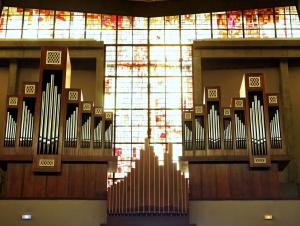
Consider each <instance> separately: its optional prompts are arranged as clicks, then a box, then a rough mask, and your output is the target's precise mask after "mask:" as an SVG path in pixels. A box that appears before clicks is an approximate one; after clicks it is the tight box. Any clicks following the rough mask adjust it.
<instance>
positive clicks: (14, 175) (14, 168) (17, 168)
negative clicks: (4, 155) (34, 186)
mask: <svg viewBox="0 0 300 226" xmlns="http://www.w3.org/2000/svg"><path fill="white" fill-rule="evenodd" d="M23 177H24V165H23V164H18V163H8V164H7V179H6V197H7V198H21V195H22V187H23Z"/></svg>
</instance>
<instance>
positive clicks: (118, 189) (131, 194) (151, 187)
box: [107, 139, 188, 216]
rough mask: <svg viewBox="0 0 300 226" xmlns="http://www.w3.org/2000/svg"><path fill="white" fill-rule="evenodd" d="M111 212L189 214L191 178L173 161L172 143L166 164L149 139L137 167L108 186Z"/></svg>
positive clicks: (121, 214) (124, 214)
mask: <svg viewBox="0 0 300 226" xmlns="http://www.w3.org/2000/svg"><path fill="white" fill-rule="evenodd" d="M107 211H108V215H109V216H114V215H118V216H128V215H139V216H140V215H153V214H157V215H172V216H176V215H178V216H182V215H187V214H188V179H187V178H185V177H184V175H183V173H182V172H181V171H180V170H177V165H176V164H175V163H173V162H172V145H171V144H169V145H168V148H167V152H166V153H165V154H164V164H163V165H159V162H158V157H157V156H155V153H154V151H153V148H152V147H150V146H149V142H148V140H147V139H146V143H145V150H141V155H140V159H139V160H137V161H136V162H135V167H134V168H132V169H131V172H129V173H128V175H127V176H126V177H125V178H124V179H123V180H121V181H118V182H117V183H115V184H114V185H113V186H111V187H110V188H108V210H107Z"/></svg>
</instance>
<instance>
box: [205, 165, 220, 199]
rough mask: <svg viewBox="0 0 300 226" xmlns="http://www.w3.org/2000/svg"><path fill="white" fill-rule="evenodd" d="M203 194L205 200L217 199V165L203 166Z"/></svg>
mask: <svg viewBox="0 0 300 226" xmlns="http://www.w3.org/2000/svg"><path fill="white" fill-rule="evenodd" d="M202 192H203V198H205V199H216V197H217V189H216V168H215V164H203V165H202Z"/></svg>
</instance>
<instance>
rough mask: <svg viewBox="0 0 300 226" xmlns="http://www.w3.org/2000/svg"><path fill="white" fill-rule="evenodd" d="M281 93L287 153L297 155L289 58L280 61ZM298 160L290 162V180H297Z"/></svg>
mask: <svg viewBox="0 0 300 226" xmlns="http://www.w3.org/2000/svg"><path fill="white" fill-rule="evenodd" d="M279 67H280V75H279V77H280V78H279V79H280V93H281V100H282V109H283V117H284V135H285V137H284V139H285V143H286V149H287V153H288V154H289V155H290V156H292V157H295V150H294V149H295V146H294V137H293V118H292V105H291V94H290V90H289V89H290V75H289V65H288V60H281V61H280V66H279ZM297 162H298V161H297V160H292V161H291V162H290V163H289V167H288V174H289V180H290V181H293V182H294V181H296V180H297Z"/></svg>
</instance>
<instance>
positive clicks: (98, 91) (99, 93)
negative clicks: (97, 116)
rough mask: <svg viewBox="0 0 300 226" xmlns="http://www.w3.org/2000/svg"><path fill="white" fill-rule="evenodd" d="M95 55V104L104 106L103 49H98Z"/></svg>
mask: <svg viewBox="0 0 300 226" xmlns="http://www.w3.org/2000/svg"><path fill="white" fill-rule="evenodd" d="M99 53H100V54H98V56H97V57H96V85H95V106H99V107H104V101H103V100H104V79H105V78H104V71H105V63H104V54H103V53H104V51H99Z"/></svg>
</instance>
